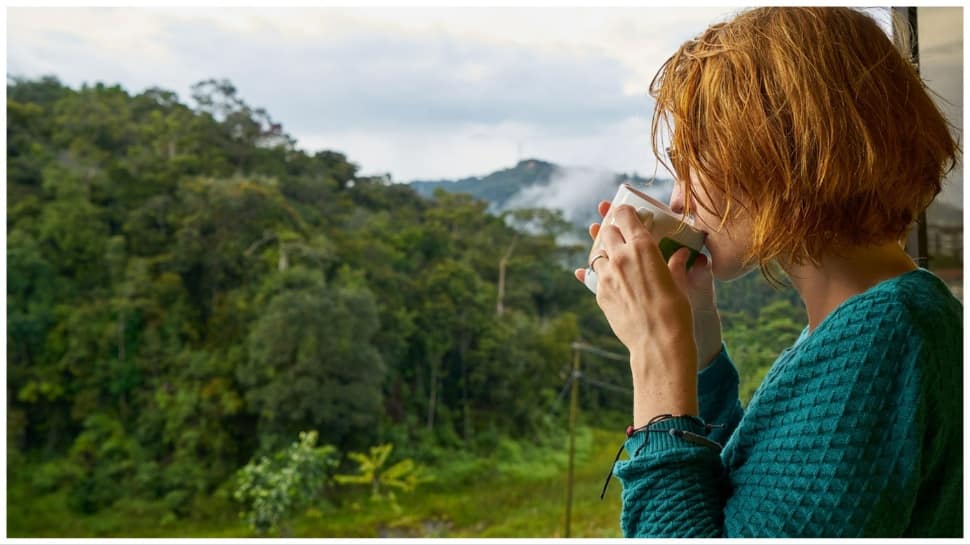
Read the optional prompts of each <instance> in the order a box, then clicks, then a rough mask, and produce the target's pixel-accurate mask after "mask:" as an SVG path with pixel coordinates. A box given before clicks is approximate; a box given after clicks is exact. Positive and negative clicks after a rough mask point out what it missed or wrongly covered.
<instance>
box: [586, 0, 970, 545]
mask: <svg viewBox="0 0 970 545" xmlns="http://www.w3.org/2000/svg"><path fill="white" fill-rule="evenodd" d="M650 91H651V95H652V96H653V97H654V98H656V101H657V106H656V110H655V114H654V121H653V142H654V153H656V152H657V149H658V145H657V142H658V136H662V134H661V131H660V129H661V128H664V129H665V130H666V131H667V132H666V133H664V134H669V135H670V139H671V149H673V150H675V151H674V152H673V153H672V154H671V155H670V157H669V158H670V162H671V165H670V166H672V168H673V172H674V173H675V175H676V177H677V179H678V182H677V185H676V188H675V190H674V193H673V196H672V197H671V202H670V206H671V208H672V209H673V210H674V211H675V212H678V213H682V214H685V215H687V214H693V215H694V216H695V219H696V223H695V225H696V226H698V227H700V228H701V229H702V230H704V231H705V232H706V233H708V235H707V240H706V246H707V248H708V249H709V250H710V257H711V259H710V260H707V259H706V258H704V257H700V258H699V259H698V260H697V261H696V262H695V264H694V266H693V267H692V268H691V269H690V271H686V265H685V264H686V258H687V251H686V249H684V250H681V251H679V252H678V253H675V254H674V255H673V256H672V257H671V258H670V260H669V262H668V263H666V264H665V263H664V261H663V257H662V256H661V254H660V251H659V249H658V247H657V243H656V241H655V240H654V238H653V237H652V236H651V235H650V233H649V231H648V228H649V225H647V226H644V225H643V224H641V223H640V222H639V221H638V219H637V216H636V213H635V212H634V211H633V209H632V208H630V207H628V206H623V207H620V208H618V209H617V210H616V211H615V213H614V215H615V218H616V225H608V226H603V227H602V228H600V226H599V225H598V224H593V225H592V226H590V235H592V236H594V237H595V236H596V234H597V233H598V232H599V231H600V230H602V233H601V240H603V241H604V243H605V251H604V253H603V255H602V256H596V257H594V259H593V261H594V262H593V263H592V264H591V265H592V267H593V268H594V270H595V271H596V273H597V274H598V275H599V278H598V283H597V294H596V299H597V303H598V304H599V306H600V308H601V309H602V310H603V312H604V314H605V315H606V317H607V319H608V321H609V323H610V326H611V327H612V329H613V331H614V333H615V334H616V336H617V337H618V338H619V339H620V341H622V342H623V343H624V344H625V345H626V347H627V348H628V349H629V351H630V367H631V371H632V375H633V388H634V402H633V425H632V426H631V428H629V429H628V439H627V440H626V443H625V448H626V450H627V453H628V455H629V459H628V460H625V461H620V462H617V463H616V464H615V465H614V474H615V475H617V476H618V477H619V479H620V480H621V481H622V483H623V494H622V497H623V514H622V517H621V526H622V528H623V531H624V534H625V535H627V536H638V537H639V536H669V537H704V536H707V537H736V536H783V537H805V536H825V537H835V536H846V537H861V536H866V537H871V536H897V537H899V536H921V537H955V536H960V535H962V529H963V523H962V473H963V467H962V465H963V462H962V443H963V440H962V427H963V426H962V416H963V414H962V407H961V398H962V391H961V383H962V370H961V363H962V350H961V347H962V343H961V339H962V322H963V307H962V305H961V304H960V302H959V301H957V300H956V299H955V298H954V297H953V296H952V295H951V294H950V292H949V290H948V289H947V288H946V286H945V285H944V284H943V283H942V282H941V281H940V279H939V278H937V277H936V276H935V275H933V274H932V273H930V272H929V271H927V270H926V269H923V268H919V267H917V266H916V264H915V263H914V262H913V261H912V259H910V257H909V256H908V255H907V254H906V252H905V251H904V250H903V247H902V241H903V240H904V239H905V237H906V234H907V232H908V230H909V229H910V228H911V226H912V224H913V222H914V221H915V219H916V218H917V216H918V214H919V212H920V211H921V210H923V209H924V208H925V207H926V206H928V205H929V203H930V202H931V201H932V199H933V198H934V196H935V195H936V194H937V193H938V192H939V191H940V181H941V179H942V178H943V176H944V175H945V173H946V172H947V171H948V169H950V168H953V165H954V162H955V157H956V155H957V153H958V152H959V150H958V147H957V145H956V143H955V142H954V140H953V138H952V136H951V135H950V132H949V130H948V126H947V123H946V121H945V120H944V118H943V116H942V115H941V114H940V112H939V110H938V109H937V108H936V107H935V106H934V104H933V102H932V101H931V99H930V98H929V96H928V95H927V93H926V91H925V89H924V87H923V84H922V82H921V81H920V79H919V77H918V75H917V74H916V73H915V71H914V70H913V69H912V67H911V66H910V65H909V63H908V62H907V61H906V60H905V59H903V58H902V57H901V56H900V55H899V53H898V52H897V51H896V49H895V48H894V47H893V45H892V43H891V42H890V40H889V39H888V38H887V36H886V35H885V34H884V33H883V31H882V30H881V29H880V28H879V26H878V25H877V24H876V23H875V22H874V21H873V20H872V19H870V18H869V17H868V16H867V15H865V14H863V13H861V12H859V11H856V10H853V9H848V8H759V9H754V10H750V11H746V12H742V13H741V14H739V15H738V16H736V17H735V18H734V19H733V20H731V21H729V22H727V23H719V24H716V25H713V26H711V27H710V28H708V29H707V31H706V32H704V33H703V34H702V35H701V36H699V37H698V38H696V39H694V40H691V41H690V42H687V43H685V44H684V45H682V46H681V47H680V49H679V50H678V51H677V52H676V53H674V55H673V56H672V57H671V58H670V59H668V61H667V62H666V63H665V64H664V66H663V67H662V68H661V69H660V71H659V72H658V74H657V76H656V77H655V78H654V81H653V82H652V83H651V88H650ZM665 164H666V163H665ZM608 207H609V204H608V203H606V202H601V203H600V209H599V211H600V213H601V215H603V214H605V213H606V211H607V208H608ZM755 265H757V266H758V267H759V268H760V269H761V271H762V274H765V275H766V277H768V278H769V279H771V278H773V276H772V275H771V270H772V268H776V267H780V268H781V269H782V270H783V271H784V273H785V274H786V275H787V277H788V278H789V279H790V281H791V284H792V285H793V286H794V288H795V289H796V290H797V291H798V293H799V295H800V296H801V297H802V299H803V301H804V303H805V308H806V310H807V313H808V326H807V327H806V328H805V330H804V331H803V332H802V334H801V336H800V337H799V339H798V340H797V341H796V342H795V343H794V345H793V346H792V347H790V348H788V349H786V350H785V351H784V352H783V353H782V354H781V355H780V356H779V357H778V359H777V360H776V361H775V363H774V364H773V366H772V368H771V370H770V371H769V373H768V375H767V376H766V377H765V379H764V382H763V383H762V384H761V386H760V388H759V390H758V391H757V392H756V393H755V395H754V397H753V399H752V400H751V402H750V403H749V405H748V407H747V409H746V410H745V409H743V408H742V407H741V404H740V402H739V400H738V372H737V370H736V368H735V367H734V365H733V363H732V361H731V359H730V357H729V355H728V351H727V347H726V346H724V345H723V344H722V341H721V330H720V321H719V318H718V314H717V309H716V306H715V298H714V288H713V279H714V277H717V278H718V279H720V280H722V281H728V280H731V279H734V278H738V277H740V276H742V275H743V274H745V273H747V272H749V271H751V270H752V269H753V268H754V266H755ZM775 270H777V269H775ZM576 277H577V278H578V279H579V280H580V281H583V279H584V269H579V270H577V271H576ZM711 425H714V426H711ZM715 426H721V427H715ZM685 432H686V433H685ZM722 445H723V448H721V446H722Z"/></svg>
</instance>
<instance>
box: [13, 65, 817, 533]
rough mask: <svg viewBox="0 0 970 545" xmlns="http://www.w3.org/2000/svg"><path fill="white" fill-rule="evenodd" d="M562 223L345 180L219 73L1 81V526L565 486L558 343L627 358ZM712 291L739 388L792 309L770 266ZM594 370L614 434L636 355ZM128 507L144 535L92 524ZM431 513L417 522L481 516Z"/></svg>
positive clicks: (791, 318)
mask: <svg viewBox="0 0 970 545" xmlns="http://www.w3.org/2000/svg"><path fill="white" fill-rule="evenodd" d="M590 206H591V207H594V206H595V203H590ZM526 226H528V228H525V227H526ZM537 226H538V228H537ZM571 229H575V228H574V227H573V226H571V225H570V224H569V223H568V222H566V221H565V220H564V219H563V218H562V215H561V213H559V212H557V211H555V210H544V209H522V210H514V211H508V212H503V213H501V214H498V215H496V214H492V213H489V212H488V203H487V202H485V201H483V200H479V199H476V198H474V197H472V196H469V195H465V194H461V193H448V192H445V191H442V190H437V191H435V192H434V194H433V195H431V196H430V197H428V196H422V195H419V194H418V193H417V192H416V191H415V190H414V189H413V188H411V187H409V186H408V185H407V184H400V183H395V182H394V181H393V180H391V179H390V177H389V176H363V175H360V167H359V166H358V165H357V164H355V163H354V162H352V160H351V159H350V158H348V157H346V156H345V155H344V154H342V153H340V152H337V151H317V152H312V153H311V152H307V151H305V150H302V149H300V148H299V147H298V146H297V142H296V141H295V140H294V139H293V138H292V137H291V136H290V135H289V134H287V133H286V131H285V129H284V127H283V126H282V125H281V124H280V123H279V122H277V121H275V120H274V119H273V118H272V117H271V115H270V114H269V113H268V112H267V111H265V110H264V109H262V108H259V107H255V106H252V105H250V104H248V103H247V102H246V101H245V100H244V99H243V98H242V97H241V96H240V95H239V93H238V92H237V90H236V89H235V87H234V86H233V85H232V84H231V83H230V82H228V81H225V80H215V79H213V80H206V81H201V82H199V83H198V84H196V85H195V86H194V87H193V88H192V96H191V97H190V98H189V99H188V100H186V101H183V100H181V99H180V98H179V97H178V96H177V95H176V94H175V93H174V92H171V91H168V90H164V89H161V88H151V89H148V90H146V91H144V92H141V93H139V94H132V93H130V92H129V91H127V90H125V89H124V88H122V87H121V86H118V85H106V84H102V83H98V84H94V85H84V86H81V87H80V88H71V87H69V86H67V85H64V84H63V83H62V82H60V81H59V80H58V79H57V78H56V77H54V76H47V77H43V78H39V79H23V78H17V77H8V82H7V400H8V402H7V403H8V405H7V449H8V450H7V463H8V483H9V486H10V493H9V495H8V500H9V501H10V509H8V532H9V533H10V535H11V537H36V536H37V535H39V534H40V533H43V532H42V531H41V530H40V528H41V527H44V528H47V530H44V531H46V532H55V534H56V532H68V533H70V535H64V534H61V536H62V537H82V536H89V535H132V532H135V533H137V532H148V535H170V534H171V533H172V532H176V530H175V528H176V527H177V526H178V525H179V524H181V522H185V523H186V524H188V523H189V522H190V521H195V522H194V523H198V524H199V525H198V526H191V525H190V526H185V527H184V528H190V529H191V528H196V529H194V530H191V532H193V534H192V535H195V536H204V535H213V536H215V535H237V536H242V535H258V534H262V533H267V532H269V533H271V534H273V535H275V534H282V535H290V534H297V535H304V534H305V535H314V536H320V535H335V536H336V535H346V534H347V533H348V532H355V534H354V535H363V536H367V535H376V534H375V532H377V530H375V529H374V528H368V527H363V526H361V525H360V524H355V525H354V526H353V527H352V529H349V528H351V527H349V526H339V525H335V524H337V523H336V522H334V521H336V520H339V519H340V518H341V517H343V516H344V515H346V516H351V515H350V514H351V513H360V512H363V511H367V510H377V509H379V507H376V506H381V505H391V506H392V507H393V508H394V509H392V510H391V511H393V513H395V515H394V516H395V517H397V519H396V520H404V519H405V518H406V516H407V515H408V509H409V507H408V505H409V504H413V505H417V503H415V502H413V501H411V500H408V499H407V498H408V497H409V496H408V495H409V494H420V493H421V492H420V491H421V490H427V491H434V490H438V491H449V493H453V494H454V496H453V497H456V498H460V497H467V498H468V499H469V501H470V499H471V497H472V496H473V495H474V494H475V493H476V488H477V487H479V486H480V483H481V482H483V481H486V480H487V479H488V478H491V477H493V476H496V475H498V476H504V477H505V478H507V479H510V480H513V481H514V480H516V479H517V478H519V477H518V476H522V479H527V478H528V477H527V476H528V475H529V474H533V473H534V474H543V475H545V474H546V473H548V475H547V476H548V477H549V479H552V481H550V482H553V481H554V482H562V480H561V478H560V476H561V475H563V474H564V473H563V466H562V461H563V457H562V455H563V451H564V445H565V444H566V439H565V429H566V421H567V402H568V400H567V401H564V399H563V395H562V394H563V392H564V386H566V385H567V384H568V379H569V376H570V364H571V361H572V357H573V354H572V348H571V346H572V343H574V342H577V341H580V342H583V343H588V344H590V345H593V346H595V347H598V348H599V349H601V350H604V351H609V352H613V353H624V352H625V351H624V349H623V346H622V345H621V344H620V343H619V342H618V341H617V340H616V339H615V337H614V336H613V335H612V333H611V331H610V328H609V325H608V323H607V322H606V320H605V318H604V317H603V315H602V313H601V312H600V310H599V308H598V307H597V306H596V301H595V298H594V297H593V296H592V295H591V294H590V293H589V292H588V291H587V290H586V288H585V287H583V286H582V285H581V284H580V283H579V282H577V281H576V279H575V278H574V277H573V274H572V270H573V268H575V267H577V266H581V264H582V262H583V259H584V255H585V253H586V251H587V248H585V247H584V246H582V245H578V246H577V245H573V246H563V245H559V244H557V242H556V241H557V238H559V237H560V235H562V234H563V233H565V232H567V231H569V230H571ZM500 268H502V269H503V270H504V277H505V278H504V282H502V284H503V285H502V287H501V290H500V288H499V271H500ZM717 289H718V302H719V306H720V309H721V313H722V319H723V324H724V338H725V341H726V343H727V346H728V349H729V351H730V352H731V355H732V357H733V359H734V361H735V362H736V364H737V365H738V368H739V370H740V371H741V374H742V394H741V397H742V402H743V403H746V402H747V400H748V399H750V397H751V395H752V393H753V392H754V390H755V388H756V387H757V385H758V383H759V382H760V380H761V378H762V377H763V376H764V374H765V372H766V371H767V370H768V368H769V367H770V365H771V363H772V362H773V361H774V358H775V357H776V356H777V354H778V353H779V352H780V351H781V350H782V349H783V348H785V347H787V346H788V345H790V344H791V343H792V342H793V341H794V340H795V338H796V337H797V336H798V334H799V332H800V331H801V330H802V328H803V327H804V325H805V313H804V308H803V307H802V304H801V301H800V300H799V298H798V296H797V293H795V292H794V290H792V289H791V288H785V289H774V288H772V287H770V286H768V284H767V282H765V281H764V280H763V279H762V278H761V277H760V275H759V274H758V273H757V272H754V273H752V274H750V275H748V276H746V277H744V278H742V279H740V280H737V281H734V282H731V283H725V284H722V283H718V286H717ZM584 358H587V357H586V356H584ZM584 378H588V380H584V381H583V386H582V390H581V397H580V406H581V410H582V413H581V425H582V426H583V427H582V429H581V434H580V440H579V444H580V446H581V447H582V448H583V449H585V451H584V452H587V451H588V452H598V451H599V450H601V449H605V451H611V452H612V451H615V448H616V445H617V444H618V442H619V441H620V440H621V439H622V430H623V429H624V428H625V426H626V425H627V424H628V420H629V418H630V410H631V398H630V395H629V384H630V377H629V367H628V366H625V365H624V364H623V363H622V362H617V361H611V360H608V359H603V358H599V359H598V358H597V357H595V355H594V356H589V357H588V358H587V359H585V360H584ZM597 383H598V385H599V386H598V385H597ZM603 430H605V431H603ZM604 438H606V439H604ZM581 450H582V449H581ZM589 456H590V458H589V459H593V457H595V456H594V455H593V454H589ZM294 468H295V469H294ZM600 468H602V470H603V471H606V470H608V467H603V466H602V465H600V466H599V467H598V468H597V469H596V472H599V471H600ZM543 471H546V473H543ZM294 472H296V473H294ZM287 475H297V477H293V479H292V480H290V481H287V480H285V479H284V477H286V476H287ZM601 478H602V474H601V473H597V476H595V477H593V478H592V479H593V480H597V481H599V480H600V479H601ZM281 479H282V480H281ZM600 482H601V481H600ZM554 490H558V491H554V492H552V493H551V497H550V498H549V499H548V501H549V502H551V503H552V504H553V507H554V508H553V507H550V510H549V513H551V514H550V515H549V516H550V517H553V516H554V517H555V518H556V520H553V521H552V523H551V525H552V526H550V527H555V526H556V525H561V521H560V520H559V518H560V517H561V511H562V509H561V507H562V502H563V501H564V500H563V496H562V493H563V492H562V491H561V490H560V489H559V488H558V485H556V487H554ZM274 494H275V495H274ZM596 495H598V490H597V492H596ZM415 497H417V496H415ZM266 498H270V499H271V500H266ZM273 498H275V499H273ZM596 500H597V501H598V498H596ZM415 501H416V500H415ZM15 502H16V505H14V503H15ZM45 502H47V503H45ZM51 502H55V503H56V506H57V507H56V509H53V508H51V507H50V506H51V505H54V503H51ZM133 506H138V509H139V510H138V511H132V513H135V514H137V515H139V516H141V517H142V518H143V519H144V520H142V522H141V523H144V524H150V525H153V528H155V529H154V530H137V531H136V530H132V529H130V528H127V527H125V526H123V525H122V524H121V523H117V524H114V523H112V524H114V525H106V526H98V525H97V524H96V521H98V520H100V519H99V517H111V516H113V515H112V513H113V512H115V513H116V512H122V513H123V512H125V511H124V510H125V509H135V507H133ZM610 508H611V509H613V510H614V511H611V513H614V512H616V510H617V509H618V505H615V504H614V505H612V506H611V507H610ZM51 509H53V511H51ZM436 509H437V510H436V511H435V512H436V513H438V515H437V516H438V517H439V518H438V519H434V520H439V522H440V520H441V519H448V518H449V517H450V522H448V523H447V524H446V525H445V526H441V524H444V523H441V524H438V523H434V524H438V526H434V524H432V526H428V525H429V524H431V523H429V522H428V520H426V519H422V520H421V521H419V522H420V525H419V524H418V523H417V522H416V523H415V525H416V526H420V528H423V530H415V531H416V532H417V531H420V532H423V535H431V534H432V533H433V532H431V530H428V528H432V527H433V528H439V529H440V528H442V527H443V528H451V530H448V531H444V534H443V535H461V534H464V535H489V531H488V529H487V528H480V527H477V526H474V525H469V526H468V527H465V528H464V529H461V531H460V532H459V531H458V529H459V528H458V527H459V526H461V524H462V523H461V522H460V521H459V522H456V521H458V518H459V515H457V514H449V513H447V512H443V511H447V508H446V507H438V508H436ZM464 509H470V510H471V511H472V512H471V513H470V514H469V515H468V516H469V517H471V518H474V517H475V516H479V515H480V514H479V515H476V514H475V512H474V506H466V507H464ZM45 510H47V511H50V512H53V513H55V514H57V516H56V517H55V516H51V515H48V518H47V519H42V518H41V517H44V516H45V515H43V514H41V513H42V512H44V511H45ZM58 510H59V511H58ZM119 510H120V511H119ZM239 513H243V514H244V515H245V516H244V517H243V518H240V517H239V516H238V514H239ZM321 513H322V514H321ZM353 516H359V515H353ZM612 516H613V515H612V514H611V515H609V516H608V517H606V519H609V517H612ZM299 517H303V519H299ZM307 517H309V518H307ZM55 518H56V519H58V520H60V522H57V521H54V519H55ZM129 518H134V517H129ZM35 519H36V520H35ZM73 519H76V520H84V521H95V522H92V523H90V524H88V523H85V524H86V525H73V526H69V525H67V524H68V523H67V522H65V521H69V520H73ZM105 520H107V519H105ZM207 520H208V521H210V522H211V524H209V526H206V525H205V521H207ZM287 520H312V521H316V522H308V523H306V524H305V525H302V526H301V525H300V524H297V525H296V526H294V527H291V526H289V525H288V524H289V523H288V522H287ZM52 521H54V522H52ZM146 521H147V522H146ZM199 521H201V522H199ZM215 521H220V522H218V523H217V522H215ZM61 523H63V524H65V526H63V527H62V528H60V529H58V528H57V527H56V526H51V525H52V524H61ZM328 524H329V526H328ZM402 524H403V523H402ZM613 524H614V525H615V526H617V527H618V520H617V521H615V522H613ZM216 526H219V528H218V529H216ZM182 531H186V532H187V531H190V530H184V529H183V530H182ZM508 531H509V532H532V531H535V532H544V531H545V530H538V529H536V530H530V529H528V528H526V529H522V528H519V529H514V530H508ZM610 531H613V530H612V528H611V530H610ZM152 532H155V533H152ZM48 535H51V534H48ZM522 537H549V535H548V534H546V535H531V534H529V535H523V536H522Z"/></svg>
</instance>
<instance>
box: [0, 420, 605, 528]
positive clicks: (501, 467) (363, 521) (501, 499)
mask: <svg viewBox="0 0 970 545" xmlns="http://www.w3.org/2000/svg"><path fill="white" fill-rule="evenodd" d="M581 431H582V433H581V434H579V435H578V438H577V460H576V468H575V487H574V490H573V508H572V524H571V532H570V537H621V532H620V527H619V520H620V488H621V487H620V483H619V482H618V481H616V479H614V482H613V483H611V485H610V489H609V491H608V492H607V496H606V498H605V499H604V500H603V501H600V499H599V494H600V490H601V488H602V486H603V480H604V478H605V477H606V473H607V472H608V471H609V468H610V463H611V462H612V461H613V457H614V456H615V454H616V449H617V448H618V447H619V445H620V443H621V442H622V441H623V439H624V435H623V433H622V432H616V431H604V430H598V429H588V428H582V429H581ZM455 464H456V465H461V464H464V465H465V466H469V467H470V466H475V464H469V463H468V460H464V461H462V460H457V461H455ZM476 467H477V468H478V469H477V470H475V471H474V473H473V474H472V473H467V472H466V477H467V478H465V479H454V480H452V479H450V478H449V480H448V481H441V480H439V481H438V482H436V483H434V484H433V485H426V486H425V487H424V488H419V489H418V490H417V491H415V492H414V493H411V494H399V495H398V498H397V503H398V504H399V506H400V511H395V510H394V509H392V508H391V507H390V506H389V505H388V504H387V503H374V502H371V501H370V500H368V499H367V498H366V497H364V496H363V495H361V496H359V497H357V498H351V499H349V500H345V501H343V502H342V504H341V505H340V506H339V507H338V506H332V505H328V506H321V507H318V508H314V509H310V510H308V511H307V512H306V513H304V514H302V515H301V516H299V517H297V518H296V519H295V520H293V521H292V524H291V527H290V528H291V530H290V534H291V535H292V536H293V537H536V538H541V537H565V528H564V515H565V502H566V474H567V472H566V449H565V448H563V449H555V450H549V449H538V448H530V447H521V446H518V445H514V444H510V445H506V446H505V448H500V449H499V450H498V453H497V455H496V456H495V457H494V458H493V459H489V460H484V463H481V464H477V466H476ZM439 469H441V470H442V471H441V472H440V474H442V475H446V476H452V475H453V474H454V472H451V473H449V471H448V468H446V467H442V468H439ZM436 473H438V472H436ZM11 477H13V476H12V475H11ZM10 481H11V486H10V488H9V489H8V492H7V494H8V498H7V500H8V505H7V531H8V534H9V537H55V536H56V537H108V536H115V537H120V536H128V537H253V535H254V534H252V533H251V532H250V531H249V530H248V529H247V528H246V527H245V526H244V525H243V523H242V521H241V520H240V519H239V517H238V515H237V512H238V506H237V505H235V504H233V503H231V502H229V500H226V499H225V498H224V497H221V496H215V497H212V498H208V499H207V500H205V501H199V502H197V509H196V510H195V513H194V514H193V516H191V517H189V518H185V519H181V520H177V521H176V520H174V519H173V518H172V517H170V516H168V517H166V516H165V514H164V510H163V508H161V507H159V505H158V504H153V503H149V502H141V501H119V502H118V503H116V504H115V505H114V506H113V507H112V508H110V509H106V510H103V511H101V512H99V513H97V514H94V515H82V514H78V513H75V512H73V511H71V510H70V508H69V507H68V505H67V494H66V492H64V491H58V492H55V493H49V494H45V495H36V494H33V493H32V492H31V491H30V490H29V489H28V488H27V487H26V486H25V485H24V484H23V481H24V480H23V479H15V478H11V479H10ZM453 483H454V484H453ZM271 537H272V536H271Z"/></svg>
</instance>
